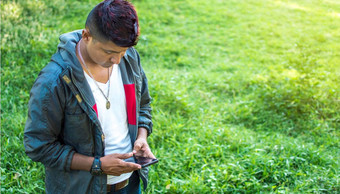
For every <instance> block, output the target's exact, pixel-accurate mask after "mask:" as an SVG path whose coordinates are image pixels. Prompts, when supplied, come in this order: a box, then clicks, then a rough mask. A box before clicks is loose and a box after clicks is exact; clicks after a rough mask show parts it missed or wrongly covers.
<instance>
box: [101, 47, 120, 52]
mask: <svg viewBox="0 0 340 194" xmlns="http://www.w3.org/2000/svg"><path fill="white" fill-rule="evenodd" d="M102 49H103V50H104V51H105V52H111V53H121V52H124V51H114V50H108V49H104V48H102Z"/></svg>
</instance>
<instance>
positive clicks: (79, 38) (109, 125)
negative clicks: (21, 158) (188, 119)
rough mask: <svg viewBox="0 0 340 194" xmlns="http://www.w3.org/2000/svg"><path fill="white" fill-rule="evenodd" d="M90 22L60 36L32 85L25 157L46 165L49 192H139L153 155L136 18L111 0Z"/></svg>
mask: <svg viewBox="0 0 340 194" xmlns="http://www.w3.org/2000/svg"><path fill="white" fill-rule="evenodd" d="M85 27H86V28H85V29H84V30H80V31H74V32H71V33H67V34H64V35H62V36H60V44H59V45H58V51H57V53H56V54H54V55H53V56H52V59H51V62H50V63H49V64H48V65H47V66H46V67H45V68H44V69H43V70H42V71H41V72H40V74H39V77H38V78H37V80H36V81H35V83H34V85H33V88H32V90H31V98H30V101H29V111H28V119H27V123H26V127H25V133H24V144H25V149H26V153H27V155H28V156H29V157H30V158H31V159H32V160H34V161H39V162H41V163H43V164H44V165H45V173H46V179H45V184H46V193H107V192H109V193H117V192H118V193H140V192H141V191H140V190H141V189H140V186H139V185H140V184H139V183H140V181H139V180H140V178H141V179H142V181H143V184H144V188H146V186H147V179H148V177H147V175H148V169H147V168H141V166H140V165H138V164H136V163H135V161H134V158H133V154H135V155H139V156H144V157H151V158H154V155H153V154H152V152H151V150H150V148H149V146H148V143H147V136H148V135H150V133H151V132H152V121H151V114H150V113H151V108H150V101H151V98H150V95H149V91H148V84H147V79H146V77H145V74H144V71H143V69H142V67H141V65H140V58H139V55H138V53H137V51H136V50H135V49H134V48H133V47H132V46H134V45H136V44H137V38H138V35H139V26H138V17H137V14H136V11H135V9H134V7H133V6H132V5H131V4H130V3H128V2H127V1H124V0H106V1H103V2H101V3H99V4H98V5H97V6H96V7H95V8H94V9H93V10H92V11H91V12H90V14H89V15H88V18H87V21H86V26H85Z"/></svg>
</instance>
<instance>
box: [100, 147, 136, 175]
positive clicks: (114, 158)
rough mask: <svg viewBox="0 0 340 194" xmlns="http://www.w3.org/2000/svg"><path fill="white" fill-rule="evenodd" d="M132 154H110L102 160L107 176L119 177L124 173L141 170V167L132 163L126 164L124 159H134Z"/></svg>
mask: <svg viewBox="0 0 340 194" xmlns="http://www.w3.org/2000/svg"><path fill="white" fill-rule="evenodd" d="M132 156H133V154H132V152H130V153H127V154H109V155H106V156H104V157H101V158H100V161H101V163H102V166H101V169H102V170H103V172H104V173H105V174H108V175H114V176H119V175H121V174H124V173H128V172H132V171H135V170H138V169H141V166H140V165H139V164H136V163H132V162H125V161H124V160H123V159H128V158H130V157H132Z"/></svg>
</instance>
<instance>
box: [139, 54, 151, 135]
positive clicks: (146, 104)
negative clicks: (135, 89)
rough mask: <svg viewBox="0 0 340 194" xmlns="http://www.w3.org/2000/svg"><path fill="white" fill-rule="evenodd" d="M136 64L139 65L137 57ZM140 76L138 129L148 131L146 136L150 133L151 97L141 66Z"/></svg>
mask: <svg viewBox="0 0 340 194" xmlns="http://www.w3.org/2000/svg"><path fill="white" fill-rule="evenodd" d="M137 56H138V63H139V65H140V60H139V55H138V53H137ZM140 70H141V72H140V74H141V77H142V89H141V101H140V109H139V117H138V127H144V128H146V129H147V131H148V135H150V134H151V133H152V126H153V124H152V120H151V118H152V116H151V106H150V104H151V97H150V94H149V88H148V80H147V78H146V76H145V73H144V70H143V68H142V66H140Z"/></svg>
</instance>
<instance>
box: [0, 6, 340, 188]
mask: <svg viewBox="0 0 340 194" xmlns="http://www.w3.org/2000/svg"><path fill="white" fill-rule="evenodd" d="M96 3H98V1H86V2H85V1H59V0H57V1H53V2H52V1H51V2H50V1H28V0H23V1H17V2H12V1H2V2H1V19H2V22H1V29H2V31H1V35H2V36H1V37H2V40H1V51H2V55H1V57H2V60H1V76H2V77H1V192H3V193H25V192H26V193H43V192H44V180H43V179H44V173H43V166H42V165H41V164H39V163H34V162H32V161H31V160H30V159H29V158H27V157H26V156H25V153H24V148H23V144H22V140H23V128H24V124H25V120H26V114H27V102H28V99H29V90H30V88H31V86H32V84H33V82H34V80H35V78H36V76H37V75H38V73H39V71H40V69H41V68H42V67H43V66H44V65H45V64H46V63H47V62H48V61H49V59H50V57H51V55H52V54H53V53H54V52H55V51H56V45H57V44H58V36H59V35H60V34H61V33H65V32H68V31H72V30H75V29H80V28H83V26H84V21H85V18H86V15H87V13H88V12H89V11H90V9H91V8H92V7H93V6H94V5H95V4H96ZM133 3H134V4H135V6H136V8H137V11H138V14H139V19H140V25H141V37H140V41H139V44H138V45H137V50H138V51H139V53H140V55H141V59H142V63H143V67H144V69H145V71H146V73H147V76H148V79H149V84H150V85H149V87H150V92H151V95H152V97H153V105H152V106H153V118H154V132H153V134H152V136H150V140H149V141H150V146H151V147H152V149H153V152H154V154H155V155H156V156H157V157H158V158H159V160H160V162H159V163H158V164H157V165H154V166H153V167H152V168H151V173H150V182H151V184H150V185H149V188H148V190H147V192H148V193H233V192H239V193H259V192H263V193H267V192H273V193H313V192H316V193H322V192H325V193H336V192H339V190H340V187H339V160H340V158H339V147H340V146H339V136H340V132H339V129H340V113H339V110H340V92H339V91H340V84H339V77H340V66H339V64H340V56H339V53H340V44H339V42H340V31H339V30H340V28H339V26H340V18H339V13H340V4H339V2H338V1H336V0H324V1H318V0H298V1H292V0H284V1H283V0H282V1H278V0H273V1H270V0H258V1H252V0H244V1H236V0H228V1H221V0H212V1H201V0H196V1H176V0H175V1H155V0H136V1H133ZM75 7H76V8H77V9H75Z"/></svg>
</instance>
